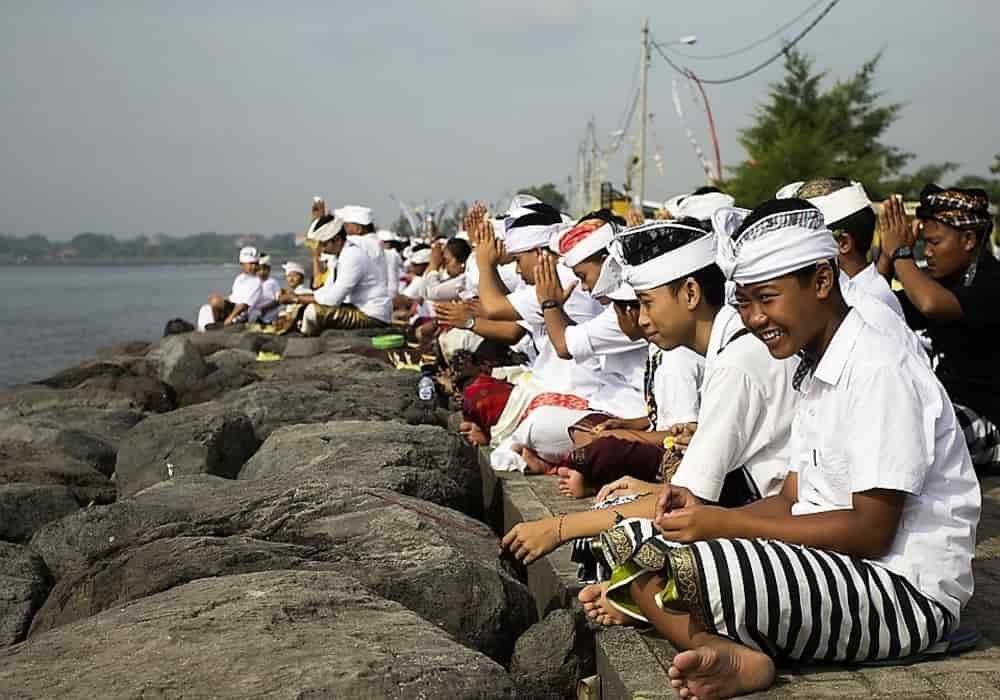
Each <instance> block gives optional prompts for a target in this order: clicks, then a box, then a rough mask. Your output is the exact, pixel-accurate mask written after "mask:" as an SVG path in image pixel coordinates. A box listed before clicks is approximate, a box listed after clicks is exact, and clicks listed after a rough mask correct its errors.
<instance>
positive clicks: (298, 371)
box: [265, 352, 416, 388]
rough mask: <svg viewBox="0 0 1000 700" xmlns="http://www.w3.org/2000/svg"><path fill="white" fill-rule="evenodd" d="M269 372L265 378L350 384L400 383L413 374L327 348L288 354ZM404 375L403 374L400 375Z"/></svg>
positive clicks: (397, 385)
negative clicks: (302, 355) (300, 354)
mask: <svg viewBox="0 0 1000 700" xmlns="http://www.w3.org/2000/svg"><path fill="white" fill-rule="evenodd" d="M269 369H270V373H269V374H267V375H265V378H268V379H276V380H280V381H284V382H293V381H306V382H308V381H316V380H325V381H328V382H346V383H348V384H355V383H359V382H361V383H364V382H377V383H382V384H385V383H388V384H392V385H393V386H395V387H396V388H398V387H400V386H401V382H400V380H401V379H403V378H404V377H406V378H412V379H413V381H414V382H416V378H415V377H411V376H410V375H409V374H408V373H406V372H398V371H396V369H394V368H392V367H390V366H389V365H387V364H386V363H385V362H379V361H378V360H373V359H371V358H365V357H360V356H358V355H343V354H339V353H334V352H324V353H322V354H320V355H316V356H314V357H309V358H302V359H299V358H296V359H292V358H289V359H287V360H282V361H281V362H274V363H271V366H270V368H269ZM401 375H402V376H401Z"/></svg>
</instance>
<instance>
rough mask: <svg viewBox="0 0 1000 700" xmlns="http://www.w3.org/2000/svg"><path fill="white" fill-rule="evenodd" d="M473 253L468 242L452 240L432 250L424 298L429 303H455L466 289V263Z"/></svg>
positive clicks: (425, 274) (437, 245)
mask: <svg viewBox="0 0 1000 700" xmlns="http://www.w3.org/2000/svg"><path fill="white" fill-rule="evenodd" d="M471 253H472V247H471V246H470V245H469V243H468V241H464V240H462V239H461V238H452V239H450V240H449V241H448V242H447V243H437V242H435V245H434V246H433V247H432V248H431V259H430V264H429V265H428V266H427V271H426V272H425V273H424V294H423V296H424V298H425V299H427V300H429V301H435V302H437V301H455V300H457V299H459V298H461V295H462V290H463V289H464V287H465V263H466V261H467V260H468V259H469V255H470V254H471Z"/></svg>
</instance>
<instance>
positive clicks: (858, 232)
mask: <svg viewBox="0 0 1000 700" xmlns="http://www.w3.org/2000/svg"><path fill="white" fill-rule="evenodd" d="M876 221H877V217H876V216H875V212H874V211H872V208H871V207H865V208H864V209H860V210H858V211H856V212H854V213H853V214H851V215H850V216H845V217H844V218H843V219H840V220H839V221H835V222H833V223H832V224H829V228H830V230H831V231H844V232H845V233H847V234H849V235H850V237H851V240H853V241H854V247H855V248H857V249H858V252H860V253H861V255H862V256H867V255H868V251H869V250H871V247H872V240H873V239H874V238H875V222H876Z"/></svg>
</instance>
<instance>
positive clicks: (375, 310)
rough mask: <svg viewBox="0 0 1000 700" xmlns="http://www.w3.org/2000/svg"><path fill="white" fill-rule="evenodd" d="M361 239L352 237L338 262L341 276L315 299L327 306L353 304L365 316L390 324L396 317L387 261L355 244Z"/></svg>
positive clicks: (330, 281) (326, 284)
mask: <svg viewBox="0 0 1000 700" xmlns="http://www.w3.org/2000/svg"><path fill="white" fill-rule="evenodd" d="M356 238H362V237H360V236H348V237H347V240H346V241H345V243H344V248H343V250H341V251H340V257H339V258H338V259H337V275H336V277H335V278H333V277H328V278H327V280H326V283H325V284H324V285H323V286H322V287H320V288H319V289H317V290H316V291H315V292H314V293H313V296H314V298H315V299H316V302H317V303H319V304H324V305H326V306H338V305H340V304H353V305H354V306H356V307H358V309H360V310H361V311H362V312H363V313H364V314H366V315H367V316H370V317H371V318H376V319H378V320H380V321H384V322H386V323H388V322H389V319H390V318H391V316H392V299H390V298H389V293H388V290H387V289H386V286H385V261H384V260H375V259H373V258H371V257H370V256H369V255H368V254H367V252H366V251H365V249H364V248H363V247H362V246H361V245H359V244H358V243H355V241H354V239H356Z"/></svg>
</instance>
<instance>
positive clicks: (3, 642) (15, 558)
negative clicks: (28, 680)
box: [0, 542, 52, 697]
mask: <svg viewBox="0 0 1000 700" xmlns="http://www.w3.org/2000/svg"><path fill="white" fill-rule="evenodd" d="M0 562H2V566H0V647H7V646H10V645H11V644H16V643H17V642H20V641H21V640H23V639H24V638H25V636H26V635H27V633H28V625H30V624H31V618H32V617H33V616H34V614H35V611H36V610H38V608H39V607H40V606H41V605H42V602H43V601H44V600H45V596H46V595H47V594H48V592H49V589H51V588H52V577H51V576H50V575H49V572H48V569H46V568H45V562H43V561H42V559H41V557H39V556H38V555H37V554H34V553H33V552H31V551H30V550H29V549H28V548H27V547H22V546H21V545H17V544H11V543H10V542H0ZM0 663H2V662H0ZM4 687H6V688H8V689H9V688H10V687H11V686H5V685H4V684H3V683H2V682H0V688H4ZM4 695H7V693H4ZM8 697H9V696H8Z"/></svg>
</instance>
